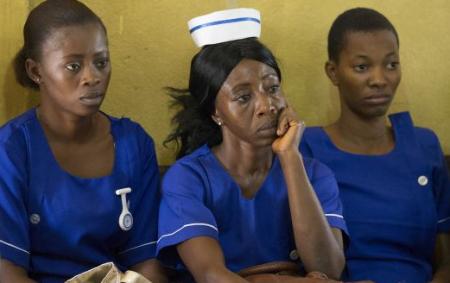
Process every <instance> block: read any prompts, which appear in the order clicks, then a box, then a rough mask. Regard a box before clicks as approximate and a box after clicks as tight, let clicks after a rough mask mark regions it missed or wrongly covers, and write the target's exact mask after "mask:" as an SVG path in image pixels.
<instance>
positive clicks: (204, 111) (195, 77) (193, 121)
mask: <svg viewBox="0 0 450 283" xmlns="http://www.w3.org/2000/svg"><path fill="white" fill-rule="evenodd" d="M243 59H251V60H256V61H259V62H261V63H264V64H266V65H268V66H270V67H272V68H273V69H274V70H275V72H276V73H277V75H278V78H279V79H280V81H281V72H280V69H279V67H278V63H277V61H276V59H275V57H274V56H273V54H272V52H271V51H270V50H269V49H268V48H267V47H266V46H264V45H263V44H262V43H261V42H259V41H258V40H257V39H256V38H246V39H240V40H234V41H229V42H224V43H219V44H214V45H207V46H205V47H203V48H202V49H201V50H200V51H199V52H198V53H197V54H196V55H195V56H194V57H193V58H192V61H191V71H190V78H189V88H188V89H175V88H167V89H168V90H169V94H170V96H171V97H172V98H173V101H172V104H171V106H172V107H180V110H179V111H178V112H177V113H176V114H175V116H174V117H173V118H172V124H174V125H175V128H174V130H173V131H172V133H170V134H169V136H168V137H167V138H166V140H165V141H164V145H167V144H168V143H170V142H175V143H176V144H177V146H178V153H177V159H178V158H181V157H183V156H184V155H186V154H189V153H191V152H193V151H194V150H195V149H197V148H198V147H200V146H202V145H203V144H205V143H206V144H208V145H209V146H210V147H212V146H214V145H217V144H220V143H221V142H222V133H221V130H220V127H219V126H217V124H216V123H214V121H213V120H212V118H211V115H212V114H214V110H215V101H216V96H217V93H218V92H219V90H220V88H221V87H222V84H223V83H224V81H225V80H226V79H227V77H228V75H229V74H230V73H231V71H232V70H233V69H234V67H236V65H238V64H239V62H241V61H242V60H243Z"/></svg>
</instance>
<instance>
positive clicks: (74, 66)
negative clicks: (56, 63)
mask: <svg viewBox="0 0 450 283" xmlns="http://www.w3.org/2000/svg"><path fill="white" fill-rule="evenodd" d="M65 67H66V69H67V70H69V71H71V72H78V71H79V70H80V69H81V65H80V64H79V63H69V64H67V65H66V66H65Z"/></svg>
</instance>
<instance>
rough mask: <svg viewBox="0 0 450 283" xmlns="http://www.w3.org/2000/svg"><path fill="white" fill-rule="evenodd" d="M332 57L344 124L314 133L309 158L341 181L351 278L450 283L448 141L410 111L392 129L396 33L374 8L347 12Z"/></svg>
mask: <svg viewBox="0 0 450 283" xmlns="http://www.w3.org/2000/svg"><path fill="white" fill-rule="evenodd" d="M328 56H329V61H328V62H327V63H326V68H325V70H326V73H327V75H328V77H329V78H330V80H331V82H332V83H333V84H334V85H335V86H336V87H337V88H338V90H339V95H340V101H341V113H340V117H339V118H338V120H337V121H336V122H334V123H333V124H331V125H329V126H326V127H315V128H308V129H306V131H305V133H304V135H303V139H302V142H301V151H302V153H303V155H304V156H310V157H314V158H317V159H318V160H320V161H322V162H324V163H325V164H326V165H328V166H329V167H330V168H331V169H332V170H333V171H334V173H335V174H336V178H337V181H338V184H339V189H340V196H341V199H342V202H343V206H344V216H345V219H346V221H347V224H348V228H349V233H350V235H351V241H350V245H349V247H348V249H347V250H346V259H347V269H346V272H345V275H346V276H345V278H346V279H347V280H360V279H371V280H373V281H375V282H377V283H383V282H385V283H392V282H407V283H414V282H417V283H419V282H421V283H423V282H430V281H431V282H449V281H450V266H449V262H450V241H449V231H450V182H449V176H448V171H447V168H446V165H445V161H444V157H443V154H442V151H441V148H440V145H439V141H438V139H437V137H436V135H435V134H434V133H433V132H432V131H431V130H428V129H424V128H417V127H414V125H413V123H412V121H411V118H410V116H409V114H408V113H398V114H393V115H390V116H389V119H390V124H389V123H388V122H387V117H386V113H387V111H388V108H389V105H390V103H391V101H392V99H393V98H394V94H395V91H396V89H397V86H398V84H399V82H400V78H401V71H400V58H399V39H398V35H397V32H396V30H395V28H394V27H393V26H392V24H391V23H390V22H389V20H388V19H386V18H385V17H384V16H383V15H381V14H380V13H378V12H376V11H374V10H371V9H365V8H356V9H351V10H348V11H346V12H344V13H343V14H341V15H340V16H338V17H337V19H336V20H335V21H334V23H333V25H332V27H331V29H330V32H329V35H328ZM433 253H434V256H435V258H434V259H435V261H434V263H435V264H434V265H432V262H433Z"/></svg>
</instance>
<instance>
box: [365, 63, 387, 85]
mask: <svg viewBox="0 0 450 283" xmlns="http://www.w3.org/2000/svg"><path fill="white" fill-rule="evenodd" d="M369 84H370V86H373V87H379V88H380V87H384V86H386V84H387V79H386V72H385V70H384V68H383V67H376V68H373V69H372V72H371V74H370V81H369Z"/></svg>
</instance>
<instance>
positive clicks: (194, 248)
mask: <svg viewBox="0 0 450 283" xmlns="http://www.w3.org/2000/svg"><path fill="white" fill-rule="evenodd" d="M177 251H178V253H179V255H180V257H181V259H182V260H183V262H184V264H185V265H186V267H187V268H188V270H189V271H190V272H191V274H192V275H193V276H194V279H195V282H198V283H248V282H247V281H246V280H245V279H244V278H242V277H240V276H239V275H237V274H236V273H233V272H232V271H230V270H228V269H227V267H226V265H225V259H224V257H223V253H222V249H221V247H220V245H219V243H218V242H217V240H215V239H213V238H210V237H195V238H192V239H189V240H187V241H184V242H183V243H181V244H179V245H178V246H177Z"/></svg>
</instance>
